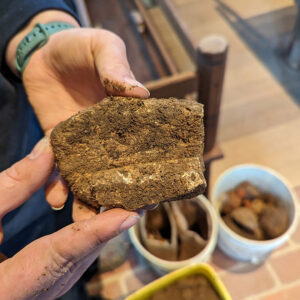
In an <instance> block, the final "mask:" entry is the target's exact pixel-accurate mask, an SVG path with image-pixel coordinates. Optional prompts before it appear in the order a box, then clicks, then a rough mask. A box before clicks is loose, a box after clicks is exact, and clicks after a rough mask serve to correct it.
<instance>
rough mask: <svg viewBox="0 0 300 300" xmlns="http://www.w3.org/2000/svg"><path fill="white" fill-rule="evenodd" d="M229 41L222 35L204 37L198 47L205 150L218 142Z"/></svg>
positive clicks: (207, 150)
mask: <svg viewBox="0 0 300 300" xmlns="http://www.w3.org/2000/svg"><path fill="white" fill-rule="evenodd" d="M227 50H228V43H227V41H226V40H225V38H223V37H221V36H207V37H205V38H203V39H202V40H201V41H200V43H199V47H198V49H197V73H198V99H199V102H201V103H203V104H204V107H205V115H204V127H205V150H204V152H209V151H211V150H212V148H213V147H214V146H215V144H216V138H217V130H218V123H219V114H220V105H221V96H222V89H223V81H224V71H225V64H226V57H227Z"/></svg>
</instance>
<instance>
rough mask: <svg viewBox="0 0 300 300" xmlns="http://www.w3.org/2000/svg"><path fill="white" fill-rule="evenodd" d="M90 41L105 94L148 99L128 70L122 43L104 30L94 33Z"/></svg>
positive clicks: (142, 88) (145, 91)
mask: <svg viewBox="0 0 300 300" xmlns="http://www.w3.org/2000/svg"><path fill="white" fill-rule="evenodd" d="M92 39H93V43H92V47H93V49H92V52H93V53H94V59H95V63H96V68H97V71H98V73H99V76H100V80H101V82H102V85H103V86H104V88H105V90H106V92H107V94H109V95H115V96H117V95H118V96H132V97H139V98H148V97H149V95H150V93H149V91H148V90H147V88H146V87H145V86H143V85H142V84H141V83H140V82H138V81H137V80H135V78H134V75H133V73H132V71H131V70H130V67H129V63H128V60H127V55H126V46H125V44H124V42H123V41H122V40H121V39H120V38H119V37H118V36H117V35H115V34H113V33H112V32H110V31H106V30H96V31H94V35H93V37H92Z"/></svg>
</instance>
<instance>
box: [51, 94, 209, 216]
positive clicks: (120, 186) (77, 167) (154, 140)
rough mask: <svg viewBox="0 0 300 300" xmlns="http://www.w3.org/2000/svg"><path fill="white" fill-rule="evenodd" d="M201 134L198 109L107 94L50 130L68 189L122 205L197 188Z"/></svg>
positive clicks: (200, 186) (189, 193)
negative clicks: (108, 95)
mask: <svg viewBox="0 0 300 300" xmlns="http://www.w3.org/2000/svg"><path fill="white" fill-rule="evenodd" d="M203 139H204V128H203V106H202V105H201V104H199V103H197V102H194V101H189V100H177V99H174V98H170V99H154V98H150V99H146V100H144V99H137V98H126V97H107V98H105V99H103V100H102V101H101V102H100V103H98V104H96V105H94V106H92V107H90V108H88V109H86V110H84V111H81V112H79V113H78V114H76V115H74V116H72V117H71V118H69V119H68V120H66V121H64V122H61V123H60V124H58V125H57V126H56V127H55V128H54V130H53V131H52V133H51V145H52V147H53V150H54V154H55V159H56V162H57V165H58V167H59V170H60V173H61V175H62V177H63V178H64V179H65V180H66V182H67V183H68V185H69V186H70V188H71V190H72V192H73V193H74V194H75V195H76V196H77V197H78V198H79V199H80V200H81V201H84V202H86V203H87V204H89V205H91V206H93V207H95V208H99V207H100V206H102V205H103V206H108V207H123V208H125V209H128V210H136V209H138V208H141V207H144V206H146V205H151V204H156V203H159V202H162V201H171V200H179V199H187V198H192V197H194V196H196V195H198V194H201V193H203V191H204V190H205V187H206V182H205V179H204V177H203V168H204V164H203V157H202V154H203V147H204V144H203Z"/></svg>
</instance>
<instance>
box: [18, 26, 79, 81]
mask: <svg viewBox="0 0 300 300" xmlns="http://www.w3.org/2000/svg"><path fill="white" fill-rule="evenodd" d="M74 27H75V26H73V25H71V24H69V23H64V22H51V23H47V24H41V23H37V24H36V25H35V26H34V28H33V29H32V30H31V31H30V32H29V33H28V34H27V35H26V36H25V37H24V38H23V39H22V41H21V42H20V43H19V45H18V48H17V54H16V59H15V66H16V69H17V70H18V72H19V74H20V76H22V74H23V72H24V70H25V67H26V65H27V64H28V61H29V59H30V57H31V55H32V54H33V53H34V51H36V50H37V49H39V48H41V47H42V46H43V45H45V44H46V43H47V41H48V38H49V36H50V35H52V34H54V33H56V32H59V31H62V30H65V29H71V28H74Z"/></svg>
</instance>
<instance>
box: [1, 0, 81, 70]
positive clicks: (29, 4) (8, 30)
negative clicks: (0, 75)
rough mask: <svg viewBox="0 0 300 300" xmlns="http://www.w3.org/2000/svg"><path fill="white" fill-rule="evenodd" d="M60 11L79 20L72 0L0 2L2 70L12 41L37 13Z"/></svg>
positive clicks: (12, 0) (13, 0)
mask: <svg viewBox="0 0 300 300" xmlns="http://www.w3.org/2000/svg"><path fill="white" fill-rule="evenodd" d="M48 9H58V10H62V11H65V12H67V13H69V14H71V15H72V16H74V17H75V18H76V19H78V17H77V15H76V12H75V8H74V6H73V4H72V1H70V0H65V1H63V0H0V58H1V60H0V69H1V70H2V67H3V65H4V55H5V49H6V46H7V44H8V42H9V41H10V39H11V38H12V37H13V36H14V35H15V34H16V33H17V32H18V31H19V30H21V29H22V27H23V26H24V25H25V24H26V23H27V22H28V21H29V20H30V19H31V18H32V17H33V16H34V15H36V14H37V13H39V12H41V11H43V10H48Z"/></svg>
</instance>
